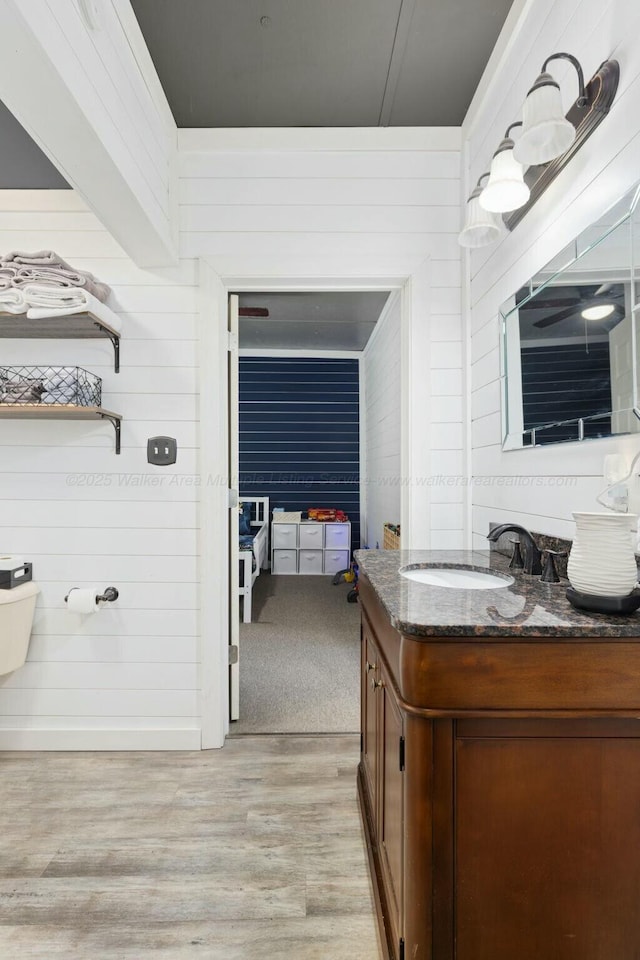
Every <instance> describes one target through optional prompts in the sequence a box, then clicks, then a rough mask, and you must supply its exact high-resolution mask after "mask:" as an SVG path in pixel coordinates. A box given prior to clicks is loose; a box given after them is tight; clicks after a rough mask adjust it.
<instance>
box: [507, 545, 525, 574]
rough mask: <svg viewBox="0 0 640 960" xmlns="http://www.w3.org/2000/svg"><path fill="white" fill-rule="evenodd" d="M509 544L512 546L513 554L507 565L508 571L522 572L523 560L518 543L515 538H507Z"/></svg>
mask: <svg viewBox="0 0 640 960" xmlns="http://www.w3.org/2000/svg"><path fill="white" fill-rule="evenodd" d="M509 543H512V544H513V554H512V556H511V562H510V564H509V569H510V570H523V569H524V560H523V559H522V554H521V553H520V541H519V540H518V538H517V537H513V538H511V537H510V538H509Z"/></svg>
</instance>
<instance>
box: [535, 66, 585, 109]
mask: <svg viewBox="0 0 640 960" xmlns="http://www.w3.org/2000/svg"><path fill="white" fill-rule="evenodd" d="M552 60H568V61H569V63H572V64H573V65H574V67H575V68H576V72H577V74H578V87H579V90H578V99H577V100H576V103H577V104H578V106H579V107H586V105H587V103H588V102H589V98H588V97H587V95H586V93H585V86H584V73H583V72H582V67H581V66H580V61H579V60H578V59H577V58H576V57H574V56H573V54H572V53H552V54H551V56H550V57H547V59H546V60H545V62H544V63H543V64H542V72H543V73H546V72H547V65H548V64H550V63H551V61H552Z"/></svg>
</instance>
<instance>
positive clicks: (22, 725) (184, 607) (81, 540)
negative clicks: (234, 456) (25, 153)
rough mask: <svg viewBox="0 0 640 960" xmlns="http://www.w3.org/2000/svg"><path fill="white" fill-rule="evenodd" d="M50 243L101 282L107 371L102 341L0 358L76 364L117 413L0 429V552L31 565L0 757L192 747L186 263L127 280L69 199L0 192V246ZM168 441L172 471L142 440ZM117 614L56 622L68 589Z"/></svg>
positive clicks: (195, 716) (193, 520)
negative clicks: (115, 346)
mask: <svg viewBox="0 0 640 960" xmlns="http://www.w3.org/2000/svg"><path fill="white" fill-rule="evenodd" d="M16 248H20V249H26V250H37V249H41V248H53V249H55V250H57V251H58V252H59V253H60V254H61V255H62V256H63V257H64V258H65V259H67V260H69V261H70V262H71V263H73V264H75V265H77V266H78V267H81V268H84V269H88V270H91V271H92V272H93V273H95V274H96V275H97V276H98V277H100V278H101V279H103V280H105V281H106V282H107V283H109V284H110V285H111V286H112V288H113V294H112V298H111V300H110V306H112V308H113V309H114V310H115V311H116V312H117V313H118V314H120V316H121V318H122V348H121V352H122V359H121V373H120V374H115V373H114V371H113V352H112V349H111V345H110V344H109V342H108V341H102V340H94V341H79V340H75V341H74V340H61V341H52V340H43V341H29V340H0V363H2V364H30V363H33V364H43V363H44V364H60V365H78V366H82V367H86V368H87V369H89V370H91V371H93V372H95V373H97V374H98V375H99V376H101V377H102V378H103V405H104V406H105V407H107V408H108V409H112V410H115V411H117V412H119V413H122V414H123V416H124V422H123V427H122V431H123V432H122V454H121V455H120V456H119V457H118V456H115V454H114V451H113V442H114V437H113V430H112V428H111V427H110V426H109V425H108V424H98V423H95V424H93V423H66V422H62V421H60V422H56V423H51V424H46V425H45V424H44V423H39V422H38V421H29V422H25V421H19V420H16V421H5V420H3V421H2V422H1V423H0V551H6V552H7V553H14V554H20V555H24V556H26V557H27V558H29V559H32V560H33V562H34V571H35V579H36V580H37V582H38V584H39V585H40V587H41V590H42V593H41V595H40V597H39V599H38V605H37V612H36V618H35V625H34V631H33V638H32V640H31V646H30V651H29V662H28V663H27V664H26V665H25V666H24V667H23V668H22V669H21V670H18V671H16V672H15V673H14V674H11V675H9V676H7V677H4V678H0V749H20V748H26V749H40V748H42V749H47V748H54V749H66V748H68V749H74V748H76V749H82V748H86V749H100V748H105V749H136V748H140V749H143V748H151V749H152V748H155V747H158V748H172V747H176V748H185V749H189V748H197V747H199V745H200V733H199V726H200V721H199V704H198V687H199V678H198V675H197V671H198V659H199V658H198V637H197V570H196V561H197V558H196V553H197V550H196V534H197V530H196V526H197V496H198V488H197V487H196V486H195V485H194V483H193V478H194V476H195V474H196V471H197V449H196V447H197V441H196V422H197V416H198V413H197V393H196V369H195V368H196V355H197V342H196V338H197V336H198V330H197V310H198V307H197V286H196V282H197V276H196V264H195V263H194V262H193V261H190V262H187V261H183V262H181V263H180V264H179V265H178V266H176V267H174V268H166V269H162V270H158V271H154V272H150V271H145V270H141V269H139V268H138V267H136V266H135V265H134V264H133V262H132V261H131V260H130V259H129V258H128V257H127V256H126V255H125V254H124V253H123V251H122V250H121V248H120V247H119V246H118V244H117V243H116V242H115V241H114V240H113V239H112V238H111V236H110V235H109V234H108V233H107V231H106V230H105V229H104V228H103V227H102V225H101V224H100V223H99V222H98V220H97V219H96V218H95V216H94V215H93V214H92V213H91V212H89V211H88V210H87V208H86V206H85V205H84V203H83V201H82V200H81V199H80V198H79V197H78V196H77V195H76V194H74V193H73V192H72V191H70V190H63V191H43V190H39V191H16V192H11V191H2V192H0V250H1V251H7V250H9V249H16ZM158 434H169V435H172V436H175V437H176V438H177V440H178V447H179V453H178V462H177V464H176V465H175V466H173V467H167V468H162V469H161V468H157V467H151V466H149V465H148V464H147V462H146V440H147V438H148V437H150V436H156V435H158ZM110 584H114V585H116V586H117V587H118V588H119V589H120V591H121V593H120V599H119V600H118V601H117V603H116V604H113V605H108V606H107V607H105V608H104V609H103V610H102V611H101V612H100V613H99V614H96V615H95V616H92V617H80V616H78V615H74V614H70V613H68V611H67V610H66V609H65V606H64V596H65V594H66V593H67V591H68V589H69V588H70V587H72V586H91V585H96V586H98V587H100V588H102V587H105V586H107V585H110Z"/></svg>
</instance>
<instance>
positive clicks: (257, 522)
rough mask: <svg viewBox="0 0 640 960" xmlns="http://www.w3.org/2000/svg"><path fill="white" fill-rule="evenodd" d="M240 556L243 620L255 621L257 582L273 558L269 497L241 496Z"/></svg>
mask: <svg viewBox="0 0 640 960" xmlns="http://www.w3.org/2000/svg"><path fill="white" fill-rule="evenodd" d="M238 548H239V549H238V557H239V561H240V574H239V594H240V597H241V598H242V622H243V623H251V595H252V591H253V585H254V583H255V582H256V579H257V578H258V577H259V576H260V571H261V570H264V569H266V567H267V566H268V558H269V497H243V496H240V523H239V542H238Z"/></svg>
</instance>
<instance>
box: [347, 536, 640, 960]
mask: <svg viewBox="0 0 640 960" xmlns="http://www.w3.org/2000/svg"><path fill="white" fill-rule="evenodd" d="M357 559H358V562H359V564H360V573H361V576H360V600H361V606H362V734H361V742H362V750H361V762H360V766H359V773H358V790H359V797H360V805H361V810H362V815H363V822H364V826H365V833H366V838H367V845H368V850H369V860H370V866H371V871H372V878H373V883H374V890H375V896H376V907H377V911H378V917H379V922H380V925H381V934H382V942H383V945H384V949H385V950H386V954H385V956H386V957H389V958H393V960H515V958H517V960H637V957H638V956H640V909H639V907H640V614H634V615H632V616H630V617H618V618H616V617H608V616H604V615H599V614H597V615H587V614H582V613H579V612H578V611H577V610H574V609H573V607H571V606H570V604H569V603H568V601H567V600H566V598H565V591H566V587H567V581H566V580H565V581H561V583H559V584H553V583H549V584H547V583H541V582H540V580H539V578H537V577H531V576H527V575H525V574H523V573H522V572H521V571H510V570H508V569H507V565H508V560H507V559H506V558H505V557H503V556H501V555H500V554H498V553H491V554H489V552H478V553H472V552H433V553H430V552H427V551H400V552H396V551H359V552H358V553H357ZM413 564H418V565H422V564H436V565H438V566H444V567H447V566H449V567H456V566H459V565H469V566H472V567H474V568H476V569H477V570H480V571H482V570H489V569H492V570H495V571H496V573H498V574H500V573H503V574H511V575H513V577H514V583H513V584H511V585H510V586H502V587H497V588H495V589H486V590H477V589H464V590H462V589H456V588H451V587H441V586H429V585H425V584H423V583H416V582H413V581H410V580H408V579H405V578H404V577H403V576H401V575H400V574H399V572H398V571H399V568H400V567H403V566H406V565H413Z"/></svg>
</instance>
